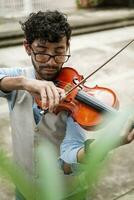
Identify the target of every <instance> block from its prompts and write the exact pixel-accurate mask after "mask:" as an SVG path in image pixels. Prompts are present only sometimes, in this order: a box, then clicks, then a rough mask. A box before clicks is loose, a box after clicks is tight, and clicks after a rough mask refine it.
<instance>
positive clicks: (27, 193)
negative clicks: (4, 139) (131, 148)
mask: <svg viewBox="0 0 134 200" xmlns="http://www.w3.org/2000/svg"><path fill="white" fill-rule="evenodd" d="M133 110H134V109H133V107H130V108H129V109H127V110H126V111H123V112H120V113H119V114H118V115H117V116H114V118H111V117H109V116H107V118H108V117H109V120H110V121H111V123H109V124H108V125H107V127H105V129H100V131H99V134H98V137H97V138H96V140H95V141H94V142H93V143H92V144H91V145H90V148H89V152H88V154H87V157H86V159H85V164H84V165H83V168H81V167H80V170H81V173H80V174H79V175H78V176H77V180H76V181H74V182H73V183H72V185H71V184H70V188H69V189H70V191H72V192H69V193H68V194H67V190H66V185H65V178H64V176H63V174H62V173H61V172H60V170H59V166H58V165H57V154H56V150H55V149H54V147H53V145H52V144H50V143H48V142H46V141H42V143H41V145H40V146H39V147H38V148H37V152H36V157H37V158H38V166H37V175H38V176H39V179H38V182H36V184H33V183H32V182H31V180H30V178H29V177H28V175H27V174H26V173H24V172H23V170H22V169H21V168H20V167H18V166H16V165H15V163H13V162H12V161H11V160H10V159H9V158H8V157H7V156H6V154H5V153H4V152H3V151H2V150H0V175H2V176H3V175H4V176H5V178H7V179H8V180H10V181H12V182H13V183H14V184H15V185H16V187H17V188H18V190H19V191H20V192H21V193H22V194H23V195H24V197H25V198H26V199H27V200H33V199H34V198H35V195H36V196H37V199H38V200H44V199H47V200H63V199H64V200H76V199H77V200H82V199H83V198H84V196H85V195H86V193H87V192H88V193H91V192H92V185H93V183H95V182H96V181H97V180H98V178H99V176H100V174H101V169H102V168H103V167H104V166H103V165H102V161H103V159H104V158H105V157H106V156H107V153H108V152H109V151H110V150H112V149H113V148H116V147H118V146H119V145H122V144H123V143H124V140H125V137H126V133H127V132H128V130H129V129H130V127H131V122H132V120H128V119H129V118H130V119H131V116H132V117H133V116H134V113H133ZM124 130H125V131H124ZM105 167H107V166H106V165H105ZM74 184H75V185H76V186H77V187H74ZM74 188H75V189H74ZM71 189H72V190H71ZM68 191H69V190H68Z"/></svg>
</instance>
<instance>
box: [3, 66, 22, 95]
mask: <svg viewBox="0 0 134 200" xmlns="http://www.w3.org/2000/svg"><path fill="white" fill-rule="evenodd" d="M22 72H23V69H22V68H0V80H2V79H3V78H4V77H15V76H19V75H22ZM11 94H12V92H4V91H2V90H0V97H7V98H8V97H9V96H11Z"/></svg>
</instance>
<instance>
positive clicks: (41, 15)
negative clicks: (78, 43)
mask: <svg viewBox="0 0 134 200" xmlns="http://www.w3.org/2000/svg"><path fill="white" fill-rule="evenodd" d="M20 24H21V28H22V30H23V31H24V34H25V38H26V39H27V41H28V43H29V44H32V43H33V41H34V40H35V39H40V40H43V41H49V42H59V41H60V40H61V39H62V38H63V37H64V36H66V37H67V43H68V41H69V39H70V37H71V26H70V24H69V23H68V21H67V17H66V15H64V14H63V13H61V12H59V11H57V10H55V11H50V10H47V11H45V12H42V11H39V12H37V13H31V14H30V15H29V17H28V19H26V21H25V22H20Z"/></svg>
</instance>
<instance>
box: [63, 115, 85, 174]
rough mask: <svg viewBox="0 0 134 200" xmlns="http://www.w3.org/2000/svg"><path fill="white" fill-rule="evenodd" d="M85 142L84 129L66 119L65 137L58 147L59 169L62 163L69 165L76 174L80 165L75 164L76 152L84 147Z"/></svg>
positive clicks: (71, 120) (70, 119)
mask: <svg viewBox="0 0 134 200" xmlns="http://www.w3.org/2000/svg"><path fill="white" fill-rule="evenodd" d="M85 140H86V137H85V133H84V129H83V128H82V127H81V126H80V125H79V124H78V123H76V122H74V120H73V119H72V118H71V117H69V118H68V119H67V128H66V135H65V137H64V139H63V141H62V143H61V146H60V158H59V162H60V165H61V167H62V166H63V162H66V163H68V164H70V165H71V168H72V171H73V174H74V173H75V174H76V171H77V169H78V168H79V166H80V163H78V162H77V152H78V151H79V150H80V149H81V148H83V147H84V142H85Z"/></svg>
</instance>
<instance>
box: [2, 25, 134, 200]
mask: <svg viewBox="0 0 134 200" xmlns="http://www.w3.org/2000/svg"><path fill="white" fill-rule="evenodd" d="M133 33H134V27H133V26H131V27H124V28H121V29H114V30H109V31H102V32H96V33H90V34H87V35H80V36H74V37H72V40H71V54H72V57H71V59H70V61H69V62H68V63H67V64H66V66H74V68H75V69H77V70H78V71H79V73H81V74H83V75H84V76H86V75H87V74H89V73H91V72H92V71H94V70H95V69H96V68H97V67H98V66H100V65H101V64H103V63H104V62H105V61H106V60H108V59H109V58H110V57H111V56H112V55H113V54H115V53H116V52H117V51H118V50H119V49H120V48H122V47H123V46H124V45H125V44H126V43H127V42H129V41H131V40H132V39H133ZM133 52H134V44H133V43H132V44H131V45H130V46H129V47H128V48H127V49H125V50H124V51H123V52H122V53H121V54H120V55H119V56H117V57H116V58H115V59H114V60H113V61H111V62H110V63H109V64H107V65H106V66H105V67H104V68H103V69H102V70H100V71H99V72H97V73H96V74H95V75H94V76H93V77H91V78H90V79H89V81H88V85H89V86H90V87H93V86H95V85H96V84H98V85H99V86H106V87H109V88H111V89H112V90H114V91H115V92H116V94H117V96H118V98H119V101H120V107H121V108H125V107H126V106H127V105H130V104H133V101H134V79H133V76H134V68H133V63H134V56H133ZM13 55H15V56H13ZM0 60H1V63H0V67H16V66H20V67H27V66H29V65H30V60H29V57H28V56H27V55H26V53H25V51H24V49H23V47H22V46H14V47H9V48H1V49H0ZM0 110H1V115H0V127H1V134H0V146H2V147H3V148H5V149H6V150H7V152H8V153H9V155H11V152H12V145H11V137H10V126H9V118H8V108H7V104H6V102H5V101H4V100H3V99H0ZM89 137H90V135H89ZM125 148H126V149H125V150H124V148H123V151H122V150H121V152H123V155H122V154H121V155H120V156H119V155H118V156H117V157H116V159H115V160H114V161H113V160H112V161H113V165H112V164H111V165H110V166H111V168H109V167H107V171H106V173H107V177H104V179H103V182H101V184H100V185H98V187H97V189H98V190H97V192H98V193H96V194H94V197H93V198H92V199H93V200H115V199H119V200H132V199H134V193H133V185H134V180H133V179H134V174H133V159H132V158H133V147H132V146H129V145H126V147H125ZM118 152H120V151H117V153H118ZM116 155H117V154H116ZM124 156H125V159H123V158H124ZM125 160H126V162H125ZM122 161H124V163H122V164H121V166H120V163H121V162H122ZM126 164H127V166H126ZM109 172H110V173H109ZM115 172H117V173H115ZM120 172H121V173H122V174H121V173H120ZM119 180H120V181H119ZM102 183H104V184H102ZM13 188H14V187H13V186H12V185H9V184H7V182H5V181H3V179H2V180H1V181H0V197H1V198H0V200H9V199H11V200H13V199H14V197H13V191H14V190H13ZM100 190H101V191H102V192H100Z"/></svg>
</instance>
